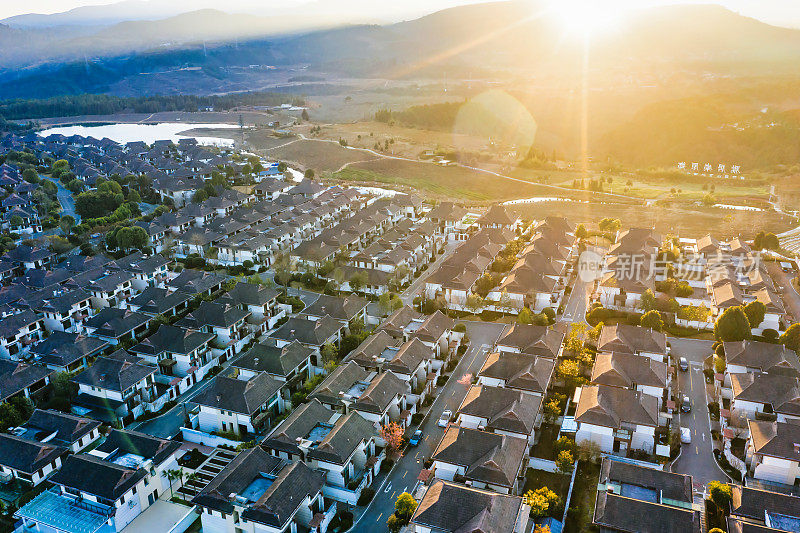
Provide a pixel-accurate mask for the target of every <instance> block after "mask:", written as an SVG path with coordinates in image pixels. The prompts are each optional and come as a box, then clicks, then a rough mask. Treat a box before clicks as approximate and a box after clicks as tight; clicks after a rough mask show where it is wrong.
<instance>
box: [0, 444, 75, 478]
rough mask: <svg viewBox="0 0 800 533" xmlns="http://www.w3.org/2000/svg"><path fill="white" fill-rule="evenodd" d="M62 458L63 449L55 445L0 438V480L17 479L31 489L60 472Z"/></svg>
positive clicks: (63, 454)
mask: <svg viewBox="0 0 800 533" xmlns="http://www.w3.org/2000/svg"><path fill="white" fill-rule="evenodd" d="M66 454H67V448H64V447H61V446H56V445H55V444H50V443H45V442H39V441H37V440H34V439H26V438H22V437H18V436H16V435H8V434H4V433H3V434H0V480H3V482H6V483H7V482H9V481H11V480H12V479H19V480H21V481H25V482H27V483H30V484H31V485H32V486H34V487H35V486H37V485H39V484H40V483H41V482H43V481H45V480H46V479H47V478H48V476H50V475H51V474H52V473H53V472H55V471H56V470H58V469H59V468H61V461H62V460H63V459H64V457H65V456H66ZM29 486H30V485H29Z"/></svg>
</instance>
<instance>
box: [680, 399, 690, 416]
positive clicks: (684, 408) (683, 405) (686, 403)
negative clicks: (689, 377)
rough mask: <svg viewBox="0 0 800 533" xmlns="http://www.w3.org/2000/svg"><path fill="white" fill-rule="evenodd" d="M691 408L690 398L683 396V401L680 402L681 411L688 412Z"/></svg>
mask: <svg viewBox="0 0 800 533" xmlns="http://www.w3.org/2000/svg"><path fill="white" fill-rule="evenodd" d="M691 410H692V400H690V399H689V397H688V396H684V397H683V403H681V412H683V413H689V412H691Z"/></svg>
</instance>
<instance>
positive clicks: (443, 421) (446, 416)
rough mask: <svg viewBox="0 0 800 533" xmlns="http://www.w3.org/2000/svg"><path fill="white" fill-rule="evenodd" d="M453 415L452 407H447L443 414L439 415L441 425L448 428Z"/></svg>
mask: <svg viewBox="0 0 800 533" xmlns="http://www.w3.org/2000/svg"><path fill="white" fill-rule="evenodd" d="M452 416H453V411H451V410H450V409H445V410H444V411H442V416H440V417H439V422H438V424H439V427H440V428H446V427H447V424H448V422H450V418H451V417H452Z"/></svg>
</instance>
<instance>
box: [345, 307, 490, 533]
mask: <svg viewBox="0 0 800 533" xmlns="http://www.w3.org/2000/svg"><path fill="white" fill-rule="evenodd" d="M464 324H465V325H466V326H467V332H468V335H469V336H470V339H471V344H470V347H469V349H468V350H467V351H466V353H465V354H464V355H463V357H462V358H461V360H460V361H459V363H458V365H457V366H456V368H455V370H454V371H453V374H452V375H451V377H450V379H449V380H447V383H446V384H445V386H444V387H442V388H440V389H439V391H438V393H437V395H436V399H435V400H434V402H433V405H431V409H430V411H429V414H428V416H427V417H426V418H425V420H423V422H422V424H421V425H420V428H421V429H422V431H423V434H424V438H423V441H422V442H421V443H420V444H419V446H417V447H416V448H412V447H408V448H406V450H405V453H404V455H403V457H401V458H400V460H399V461H398V462H397V464H395V465H394V469H393V470H392V471H391V472H390V473H389V475H388V476H387V477H386V478H385V479H384V481H383V482H382V483H381V484H378V483H380V482H376V483H375V484H374V485H373V487H375V497H374V498H373V499H372V502H370V504H369V505H368V506H367V508H366V509H365V510H364V512H363V514H362V515H361V516H360V517H358V516H357V517H356V523H355V530H356V531H384V530H386V520H388V519H389V515H391V514H392V513H393V512H394V503H395V501H396V500H397V496H398V495H400V494H401V493H403V492H404V491H409V492H410V491H411V490H413V488H414V485H415V484H416V483H417V476H419V473H420V471H421V470H422V467H423V462H424V460H425V458H426V457H430V456H431V455H433V452H434V451H435V449H436V446H437V445H438V444H439V441H440V440H441V438H442V435H443V434H444V431H445V430H444V428H440V427H439V426H438V425H437V422H438V420H439V417H440V416H441V414H442V411H444V410H445V409H450V410H451V411H452V412H453V414H455V412H456V410H457V409H458V407H459V405H461V402H462V401H463V400H464V397H465V396H466V395H467V390H468V387H466V386H464V385H462V384H460V383H458V380H459V379H461V378H462V377H463V376H464V375H465V374H472V376H475V375H476V374H477V373H478V371H479V370H480V369H481V367H482V366H483V363H485V362H486V356H487V354H488V353H489V352H490V350H491V349H492V347H493V346H494V344H495V342H497V339H498V338H499V337H500V334H501V333H502V332H503V329H504V326H503V325H502V324H492V323H484V322H474V321H464ZM358 524H363V525H362V526H361V527H358Z"/></svg>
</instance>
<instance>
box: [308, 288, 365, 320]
mask: <svg viewBox="0 0 800 533" xmlns="http://www.w3.org/2000/svg"><path fill="white" fill-rule="evenodd" d="M368 303H369V300H367V299H366V298H361V297H360V296H355V295H349V296H346V297H344V298H338V297H336V296H328V295H327V294H323V295H321V296H320V297H319V298H317V300H316V301H315V302H314V303H313V304H311V305H309V306H308V307H306V308H305V309H303V314H305V315H310V316H317V317H324V316H326V315H329V316H331V317H333V318H335V319H337V320H344V321H346V322H349V321H350V320H352V319H353V318H355V317H356V316H358V315H359V314H360V313H361V312H362V311H364V309H366V307H367V304H368Z"/></svg>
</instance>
